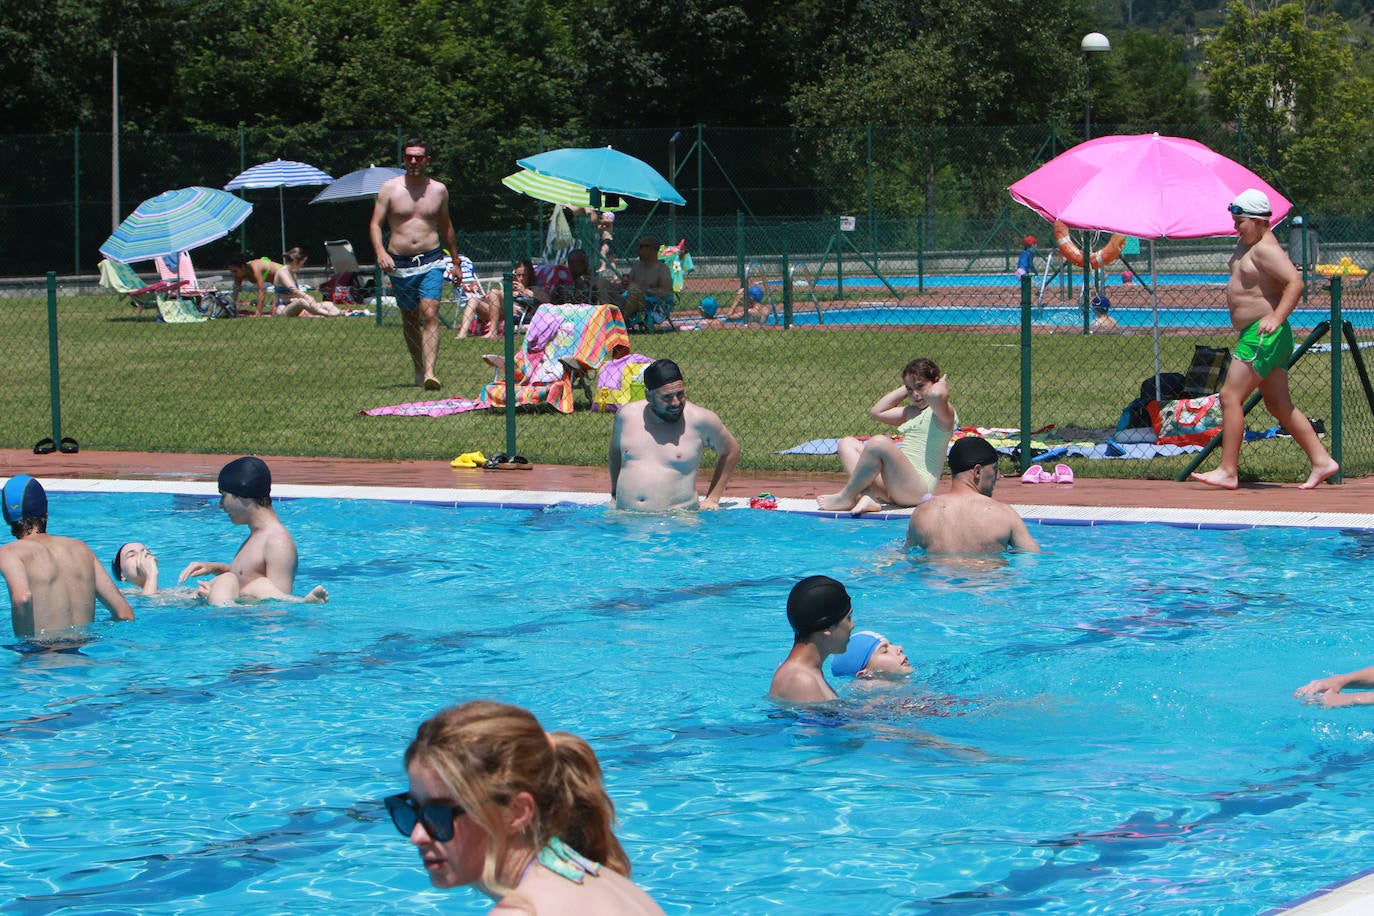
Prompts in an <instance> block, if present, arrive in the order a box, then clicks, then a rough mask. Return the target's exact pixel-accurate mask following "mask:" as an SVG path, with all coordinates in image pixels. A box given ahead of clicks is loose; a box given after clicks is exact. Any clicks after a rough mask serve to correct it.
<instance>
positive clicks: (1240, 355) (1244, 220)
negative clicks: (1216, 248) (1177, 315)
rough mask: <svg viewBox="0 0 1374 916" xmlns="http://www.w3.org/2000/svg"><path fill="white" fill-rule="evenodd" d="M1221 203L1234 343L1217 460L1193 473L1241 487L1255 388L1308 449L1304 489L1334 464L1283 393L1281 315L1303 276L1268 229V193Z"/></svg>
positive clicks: (1284, 321)
mask: <svg viewBox="0 0 1374 916" xmlns="http://www.w3.org/2000/svg"><path fill="white" fill-rule="evenodd" d="M1227 209H1229V210H1230V211H1231V219H1232V220H1233V221H1234V222H1235V226H1236V234H1237V235H1239V236H1240V240H1239V241H1238V242H1236V250H1235V251H1234V252H1233V253H1232V254H1231V261H1230V267H1231V279H1230V281H1229V282H1228V283H1227V284H1226V305H1227V307H1228V308H1229V309H1230V310H1231V325H1232V327H1234V328H1235V329H1236V330H1237V331H1239V332H1240V341H1239V342H1238V343H1237V344H1236V350H1235V354H1234V357H1233V359H1232V360H1231V365H1230V367H1229V368H1228V369H1227V370H1226V382H1225V383H1224V384H1223V385H1222V387H1221V463H1220V464H1218V465H1217V466H1216V468H1214V469H1213V470H1211V471H1208V472H1207V473H1205V474H1193V475H1192V476H1193V479H1194V480H1197V481H1200V482H1201V483H1205V484H1207V485H1208V486H1212V487H1221V488H1222V489H1226V490H1234V489H1236V488H1237V487H1239V486H1240V446H1241V442H1243V441H1244V439H1245V399H1246V398H1248V397H1249V396H1250V395H1251V394H1252V393H1253V392H1254V391H1255V389H1259V391H1260V393H1261V394H1263V395H1264V406H1265V407H1267V408H1268V409H1269V412H1270V413H1271V414H1273V416H1274V419H1275V420H1278V421H1279V423H1280V424H1282V425H1283V428H1284V429H1286V430H1288V433H1289V435H1291V436H1292V437H1293V441H1294V442H1297V443H1298V445H1300V446H1301V447H1302V450H1303V451H1304V452H1306V453H1307V460H1308V461H1310V462H1311V464H1312V472H1311V473H1310V474H1308V475H1307V480H1306V481H1304V482H1303V483H1302V484H1300V488H1301V489H1304V490H1310V489H1312V488H1313V487H1315V486H1316V485H1317V484H1319V483H1321V482H1322V481H1323V480H1326V479H1327V478H1328V477H1331V476H1333V475H1334V474H1336V472H1338V471H1339V470H1340V469H1341V468H1340V465H1339V464H1337V463H1336V461H1335V460H1334V459H1333V458H1332V457H1331V455H1330V453H1329V452H1327V450H1326V449H1325V447H1323V446H1322V443H1321V440H1320V439H1319V438H1317V434H1316V432H1315V431H1314V430H1313V429H1312V423H1311V422H1310V421H1309V420H1308V419H1307V416H1306V415H1305V414H1304V413H1303V412H1302V411H1300V410H1298V409H1297V408H1296V407H1294V406H1293V398H1292V395H1290V394H1289V393H1288V361H1289V360H1290V359H1291V358H1292V356H1293V329H1292V328H1291V327H1290V326H1289V324H1288V316H1289V315H1291V314H1292V313H1293V309H1294V308H1296V307H1297V304H1298V299H1299V298H1300V297H1301V296H1302V277H1301V276H1300V275H1299V274H1298V269H1297V268H1296V267H1294V266H1293V262H1292V261H1290V260H1288V255H1287V254H1285V253H1284V250H1283V246H1282V245H1280V244H1279V241H1278V239H1276V238H1274V233H1273V232H1272V231H1270V227H1269V222H1270V219H1271V217H1272V216H1273V211H1272V208H1271V207H1270V204H1269V195H1268V194H1265V193H1264V192H1263V191H1258V190H1255V189H1254V188H1248V189H1246V190H1244V191H1242V192H1241V193H1240V194H1239V195H1238V196H1237V197H1236V199H1235V200H1233V201H1232V202H1231V205H1230V206H1229V207H1228V208H1227Z"/></svg>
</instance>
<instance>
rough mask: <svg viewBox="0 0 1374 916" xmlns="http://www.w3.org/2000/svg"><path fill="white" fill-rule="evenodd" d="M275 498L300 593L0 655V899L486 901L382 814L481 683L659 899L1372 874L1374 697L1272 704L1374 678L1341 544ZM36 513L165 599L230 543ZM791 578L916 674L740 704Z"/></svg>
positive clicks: (159, 513) (1014, 902)
mask: <svg viewBox="0 0 1374 916" xmlns="http://www.w3.org/2000/svg"><path fill="white" fill-rule="evenodd" d="M278 509H279V511H280V513H281V515H282V517H283V518H284V520H285V521H286V522H287V524H288V525H289V526H290V527H291V528H292V530H293V531H294V532H295V534H296V536H297V540H298V542H299V544H300V547H301V554H302V564H301V574H300V578H299V580H298V591H301V590H303V589H304V587H309V586H310V585H312V584H315V583H323V584H325V585H326V586H327V587H328V588H329V590H330V592H331V595H332V597H331V600H330V601H329V603H328V604H326V605H300V604H296V605H278V604H265V605H260V606H255V607H248V608H236V609H211V608H206V607H201V606H194V605H190V604H186V603H181V602H154V603H149V602H147V601H141V600H139V599H135V609H136V611H137V613H138V619H137V620H136V621H134V622H132V623H123V624H113V623H109V622H102V623H99V624H97V625H95V627H94V628H93V629H94V633H95V636H96V638H95V640H94V641H93V642H92V643H91V644H89V645H88V646H86V647H85V648H84V649H83V650H82V651H81V652H80V654H60V653H53V654H27V655H26V654H19V653H17V652H14V651H11V652H5V653H0V685H2V689H0V696H2V697H3V699H0V704H2V705H0V739H3V747H4V754H3V758H2V759H3V763H0V787H2V788H3V791H0V888H4V889H5V893H4V894H3V896H2V897H0V912H4V913H24V914H37V913H54V912H59V911H61V912H63V913H82V914H85V913H139V914H147V913H167V914H171V913H186V912H216V913H280V912H292V913H295V912H318V913H357V914H365V913H366V914H372V913H401V912H421V913H438V912H471V913H479V912H485V911H486V909H487V907H488V906H489V903H488V902H487V901H486V900H485V898H482V897H481V896H480V895H479V894H477V893H476V892H474V891H470V890H458V891H452V892H438V891H434V890H431V889H430V888H429V886H428V883H427V881H426V879H425V876H424V874H423V873H422V871H421V869H420V867H419V864H418V859H417V857H416V855H415V853H414V852H413V850H412V848H411V847H410V846H409V844H407V843H406V842H405V840H404V839H403V838H402V837H401V836H399V835H398V834H397V833H396V832H395V830H394V829H393V828H392V827H391V825H390V823H389V822H388V821H387V820H386V816H385V814H384V812H383V809H382V806H381V802H380V799H381V798H382V797H383V796H384V795H386V794H387V793H389V792H393V791H398V790H399V788H402V787H403V786H404V775H403V772H402V768H401V762H400V755H401V752H402V750H403V748H404V746H405V744H406V741H407V740H408V738H409V737H410V735H411V734H412V733H413V730H414V727H415V725H416V724H417V723H418V722H419V721H420V720H421V719H423V718H425V717H426V716H427V715H429V714H430V713H432V712H433V711H435V710H436V709H438V708H439V707H441V706H443V705H446V704H449V703H453V702H458V701H461V700H465V699H469V698H474V697H492V698H497V699H501V700H506V701H510V702H515V703H519V704H522V705H526V706H528V707H530V708H531V709H533V710H534V711H535V712H536V714H537V715H538V716H539V717H540V719H541V720H542V721H543V723H544V724H545V726H546V727H548V728H551V729H552V728H565V729H569V730H572V731H575V732H578V733H580V734H582V735H583V736H584V737H586V738H587V739H588V740H589V741H590V742H591V744H592V745H593V747H594V748H595V749H596V750H597V752H598V754H599V755H600V758H601V761H602V763H603V765H604V767H605V769H606V777H607V782H608V786H609V789H610V792H611V795H612V797H613V798H614V799H615V801H616V804H617V806H618V810H619V815H620V819H621V823H620V831H621V836H622V838H623V840H624V842H625V845H626V847H627V849H628V851H629V853H630V855H631V857H632V859H633V861H634V865H635V877H636V879H637V880H638V881H639V882H640V883H642V884H643V885H644V886H645V887H646V888H648V889H649V890H650V891H651V893H653V895H654V896H655V898H656V899H657V900H658V901H659V902H660V903H661V904H662V905H663V907H664V909H665V910H667V912H669V913H678V914H680V913H706V912H731V913H749V914H766V913H803V912H806V913H810V912H834V913H897V912H900V913H936V912H938V913H941V914H948V913H955V914H984V913H1111V914H1117V913H1129V912H1148V913H1151V914H1157V913H1164V914H1183V913H1209V914H1212V913H1228V914H1229V913H1234V914H1251V913H1255V912H1258V911H1260V910H1263V909H1264V908H1265V907H1267V906H1273V905H1277V904H1280V903H1282V902H1284V901H1287V900H1291V899H1293V898H1295V897H1297V896H1300V895H1302V894H1305V893H1307V892H1309V891H1312V890H1314V889H1316V888H1318V887H1320V886H1323V885H1325V884H1327V883H1329V882H1332V881H1335V880H1338V879H1340V878H1342V877H1344V876H1345V875H1348V874H1350V873H1352V872H1354V871H1356V870H1358V869H1360V868H1363V867H1365V866H1367V865H1368V862H1367V856H1366V855H1365V844H1364V843H1363V842H1362V840H1363V839H1365V838H1366V836H1367V833H1368V824H1369V823H1370V822H1371V819H1372V818H1374V779H1371V775H1374V711H1371V710H1368V709H1366V710H1341V711H1329V712H1328V711H1322V710H1319V709H1315V708H1312V707H1309V706H1304V705H1302V704H1299V703H1298V702H1297V701H1295V700H1293V699H1292V697H1291V693H1292V690H1293V688H1294V687H1295V686H1297V685H1298V684H1301V683H1303V682H1305V681H1307V680H1308V679H1310V678H1312V677H1315V676H1318V675H1322V674H1326V673H1330V672H1332V671H1337V670H1339V671H1344V670H1349V669H1350V668H1351V667H1353V666H1357V665H1363V664H1367V663H1370V662H1371V661H1374V659H1371V658H1370V645H1371V641H1370V639H1369V629H1370V625H1369V624H1368V623H1367V622H1366V621H1367V620H1368V612H1367V607H1366V605H1367V600H1366V599H1365V598H1364V597H1363V596H1357V595H1356V594H1355V592H1356V589H1355V588H1354V587H1353V586H1352V585H1351V584H1350V583H1355V582H1362V581H1364V580H1363V572H1364V570H1365V568H1367V566H1368V564H1369V562H1370V560H1371V557H1374V538H1371V536H1369V535H1367V534H1364V533H1344V532H1340V531H1320V530H1284V529H1252V530H1232V531H1195V530H1194V531H1189V530H1184V529H1179V528H1171V527H1165V526H1160V525H1121V526H1106V527H1097V528H1083V527H1068V526H1037V527H1036V528H1035V529H1034V531H1035V534H1036V537H1037V538H1039V539H1040V541H1041V543H1042V544H1043V545H1044V546H1045V547H1046V548H1047V549H1048V550H1049V551H1050V553H1048V554H1046V555H1043V556H1039V557H1035V556H1018V557H1014V558H1012V559H1011V560H1010V562H1009V563H1007V564H1005V565H999V566H995V567H992V568H984V569H967V568H952V567H947V566H942V565H938V564H930V563H925V562H920V561H913V560H909V559H907V558H905V557H904V556H903V555H902V554H901V553H900V551H899V550H898V546H899V545H900V542H901V539H902V536H903V534H904V526H903V524H902V523H901V522H900V521H853V520H848V519H844V520H834V519H821V518H817V517H809V516H784V515H782V514H781V513H770V512H750V511H737V512H722V513H711V514H705V515H703V516H702V517H701V518H699V519H697V518H693V519H667V518H653V517H648V518H637V517H625V516H619V515H617V514H614V513H607V512H606V511H604V510H601V509H596V508H572V507H553V508H549V509H545V510H538V511H509V510H508V511H500V510H493V509H452V508H436V507H426V506H398V505H392V504H386V503H372V502H365V501H358V502H349V501H338V500H328V499H302V500H293V501H283V502H279V504H278ZM52 511H53V522H54V523H53V531H54V532H55V533H75V532H80V533H81V534H83V536H84V537H85V538H86V539H87V540H88V541H89V542H90V543H91V544H92V546H93V547H95V548H96V550H97V552H98V553H99V554H100V556H101V557H102V558H105V557H107V556H108V555H109V554H111V553H112V552H113V551H114V549H115V548H116V547H117V546H118V544H119V543H120V541H121V540H123V539H124V536H125V533H126V532H127V531H129V530H130V529H132V530H134V531H136V532H138V533H139V534H140V535H141V536H142V537H143V538H144V539H146V540H147V541H149V542H150V543H151V544H152V545H153V546H154V548H155V549H156V550H157V552H158V553H159V554H160V557H161V565H162V568H163V570H164V577H166V578H170V579H174V578H175V574H176V572H177V571H178V570H180V569H181V567H182V566H184V565H185V564H186V563H188V562H190V561H191V560H195V559H202V558H211V557H226V558H227V557H228V556H229V555H230V553H232V551H233V550H234V549H235V547H236V546H237V544H238V542H239V540H240V539H241V536H242V532H241V531H240V530H237V529H234V528H232V527H231V526H230V525H229V524H228V523H227V522H226V520H225V519H224V517H223V515H222V514H221V513H220V512H219V510H218V509H216V508H215V507H214V505H213V503H212V502H209V501H207V500H204V499H201V498H192V497H174V496H170V495H136V496H129V495H124V496H96V495H74V494H65V493H57V494H54V495H53V497H52ZM811 573H826V574H830V575H833V576H836V577H838V578H840V579H842V580H843V581H845V582H846V583H847V584H848V586H849V588H850V591H851V593H852V594H853V596H854V601H855V618H856V622H857V623H858V625H859V626H860V627H861V628H873V629H878V630H880V631H883V632H885V633H887V634H889V635H890V636H892V637H893V638H894V639H895V640H896V641H898V642H900V643H902V644H903V645H904V646H905V648H906V651H907V653H908V654H909V655H910V656H911V658H912V660H913V662H914V663H915V664H916V667H917V674H916V676H915V677H914V678H913V680H912V682H911V683H910V684H909V685H906V686H903V687H898V688H896V689H894V690H890V691H887V692H882V691H872V690H865V689H863V688H862V687H860V686H858V685H856V684H855V683H853V682H848V683H842V684H841V685H840V690H841V694H842V697H843V704H842V705H843V710H842V711H841V712H839V713H837V714H835V715H818V714H803V715H798V714H796V713H794V712H792V711H789V710H785V709H779V708H776V707H774V706H773V705H771V704H770V703H769V702H768V701H767V699H766V697H765V693H766V691H767V686H768V681H769V678H770V676H771V673H772V671H773V668H774V667H775V666H776V665H777V663H778V662H779V661H780V660H781V659H782V657H783V655H784V654H785V653H786V650H787V648H788V645H789V644H790V634H789V633H788V631H787V628H786V624H785V619H784V615H783V603H784V600H785V596H786V593H787V590H788V589H789V588H790V586H791V584H792V583H793V582H794V581H795V580H796V578H798V577H800V576H802V575H806V574H811Z"/></svg>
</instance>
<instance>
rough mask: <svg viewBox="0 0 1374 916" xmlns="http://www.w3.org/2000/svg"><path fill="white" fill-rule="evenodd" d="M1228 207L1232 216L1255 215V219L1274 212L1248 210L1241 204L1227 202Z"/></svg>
mask: <svg viewBox="0 0 1374 916" xmlns="http://www.w3.org/2000/svg"><path fill="white" fill-rule="evenodd" d="M1226 209H1227V210H1229V211H1230V213H1231V215H1232V216H1249V217H1253V218H1254V219H1262V218H1264V217H1266V216H1273V214H1272V213H1251V212H1250V211H1249V210H1246V209H1245V208H1244V207H1242V206H1241V205H1240V204H1227V205H1226Z"/></svg>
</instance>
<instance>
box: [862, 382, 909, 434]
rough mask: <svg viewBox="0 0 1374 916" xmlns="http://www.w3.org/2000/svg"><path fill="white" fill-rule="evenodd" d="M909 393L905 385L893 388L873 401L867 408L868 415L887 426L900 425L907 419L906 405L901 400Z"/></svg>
mask: <svg viewBox="0 0 1374 916" xmlns="http://www.w3.org/2000/svg"><path fill="white" fill-rule="evenodd" d="M909 394H911V392H909V391H907V390H906V385H899V386H898V387H896V388H893V389H892V390H891V391H889V392H888V393H887V394H885V395H883V396H882V397H880V398H878V400H876V401H874V402H873V406H872V407H870V408H868V415H869V416H870V417H872V418H873V419H875V420H877V421H878V422H879V423H886V424H887V425H888V426H901V425H902V424H903V423H905V422H906V421H907V419H908V417H907V406H908V405H905V404H903V403H902V402H903V401H905V400H906V399H907V395H909Z"/></svg>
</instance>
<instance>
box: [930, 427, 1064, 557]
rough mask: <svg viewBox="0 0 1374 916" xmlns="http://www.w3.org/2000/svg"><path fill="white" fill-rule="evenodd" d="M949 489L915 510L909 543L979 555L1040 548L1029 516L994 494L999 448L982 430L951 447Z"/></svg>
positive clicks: (933, 550)
mask: <svg viewBox="0 0 1374 916" xmlns="http://www.w3.org/2000/svg"><path fill="white" fill-rule="evenodd" d="M949 473H950V475H951V476H952V478H953V479H952V480H951V481H950V484H949V492H948V493H944V494H942V495H940V496H936V497H935V498H934V499H929V500H926V501H925V502H923V503H921V504H920V505H919V506H917V507H916V510H915V511H914V512H912V513H911V522H910V523H909V524H908V526H907V532H906V546H907V547H908V548H911V547H922V548H924V549H925V552H926V554H927V555H929V554H945V555H955V556H978V555H982V554H996V553H1001V552H1002V551H1003V550H1005V549H1007V548H1008V547H1015V548H1016V549H1018V550H1024V551H1026V552H1027V553H1040V545H1039V544H1037V543H1035V539H1034V538H1032V537H1031V536H1030V531H1029V530H1027V528H1026V523H1025V521H1024V520H1023V519H1022V518H1021V516H1019V515H1017V514H1016V510H1015V509H1013V508H1012V507H1011V506H1008V505H1007V504H1006V503H1000V502H998V501H997V500H995V499H993V498H992V489H993V487H995V486H997V449H995V448H993V447H992V446H991V445H989V444H988V441H987V440H986V439H980V438H979V437H978V436H965V437H964V438H962V439H960V440H959V441H958V442H956V443H954V447H953V448H951V449H950V450H949Z"/></svg>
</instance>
